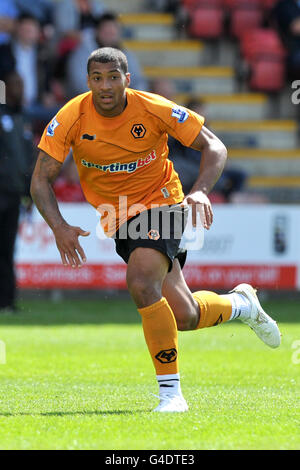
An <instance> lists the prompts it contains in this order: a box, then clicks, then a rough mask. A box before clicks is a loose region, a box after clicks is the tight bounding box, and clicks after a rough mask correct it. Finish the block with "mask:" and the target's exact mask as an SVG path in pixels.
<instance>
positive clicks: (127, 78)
mask: <svg viewBox="0 0 300 470" xmlns="http://www.w3.org/2000/svg"><path fill="white" fill-rule="evenodd" d="M129 85H130V73H126V87H127V88H128V87H129Z"/></svg>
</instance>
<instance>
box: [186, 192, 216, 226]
mask: <svg viewBox="0 0 300 470" xmlns="http://www.w3.org/2000/svg"><path fill="white" fill-rule="evenodd" d="M183 204H184V205H188V206H191V208H192V223H193V226H194V227H196V224H197V213H199V214H200V220H201V223H202V225H203V227H204V228H206V229H207V230H209V228H210V226H211V224H212V223H213V211H212V207H211V202H210V200H209V199H208V197H207V196H206V194H205V193H203V192H202V191H195V192H192V193H190V194H188V195H187V196H186V197H185V199H184V200H183Z"/></svg>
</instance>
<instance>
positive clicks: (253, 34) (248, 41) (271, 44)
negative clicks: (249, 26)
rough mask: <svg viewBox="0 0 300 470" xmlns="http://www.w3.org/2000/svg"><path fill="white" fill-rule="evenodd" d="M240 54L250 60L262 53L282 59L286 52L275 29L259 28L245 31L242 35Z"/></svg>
mask: <svg viewBox="0 0 300 470" xmlns="http://www.w3.org/2000/svg"><path fill="white" fill-rule="evenodd" d="M241 54H242V57H243V58H244V59H246V60H247V61H250V62H251V61H252V60H255V59H257V57H258V56H262V55H264V56H266V55H268V56H272V57H276V58H280V59H283V58H284V57H285V55H286V52H285V49H284V47H283V45H282V42H281V39H280V37H279V35H278V33H277V31H276V30H274V29H271V28H259V29H254V30H252V31H246V32H245V33H244V34H243V35H242V37H241Z"/></svg>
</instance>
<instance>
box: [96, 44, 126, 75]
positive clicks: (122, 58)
mask: <svg viewBox="0 0 300 470" xmlns="http://www.w3.org/2000/svg"><path fill="white" fill-rule="evenodd" d="M91 62H100V63H101V64H107V63H109V62H114V63H116V64H118V65H119V66H120V68H121V70H122V71H123V72H124V73H128V62H127V57H126V55H125V54H124V53H123V52H122V51H120V49H116V48H114V47H100V48H99V49H96V50H95V51H93V52H92V53H91V54H90V56H89V58H88V61H87V73H90V65H91Z"/></svg>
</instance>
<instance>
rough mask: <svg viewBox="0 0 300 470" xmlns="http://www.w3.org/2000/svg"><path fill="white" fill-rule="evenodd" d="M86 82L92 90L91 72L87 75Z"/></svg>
mask: <svg viewBox="0 0 300 470" xmlns="http://www.w3.org/2000/svg"><path fill="white" fill-rule="evenodd" d="M86 82H87V86H88V88H89V90H90V89H91V85H90V76H89V74H87V76H86Z"/></svg>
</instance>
